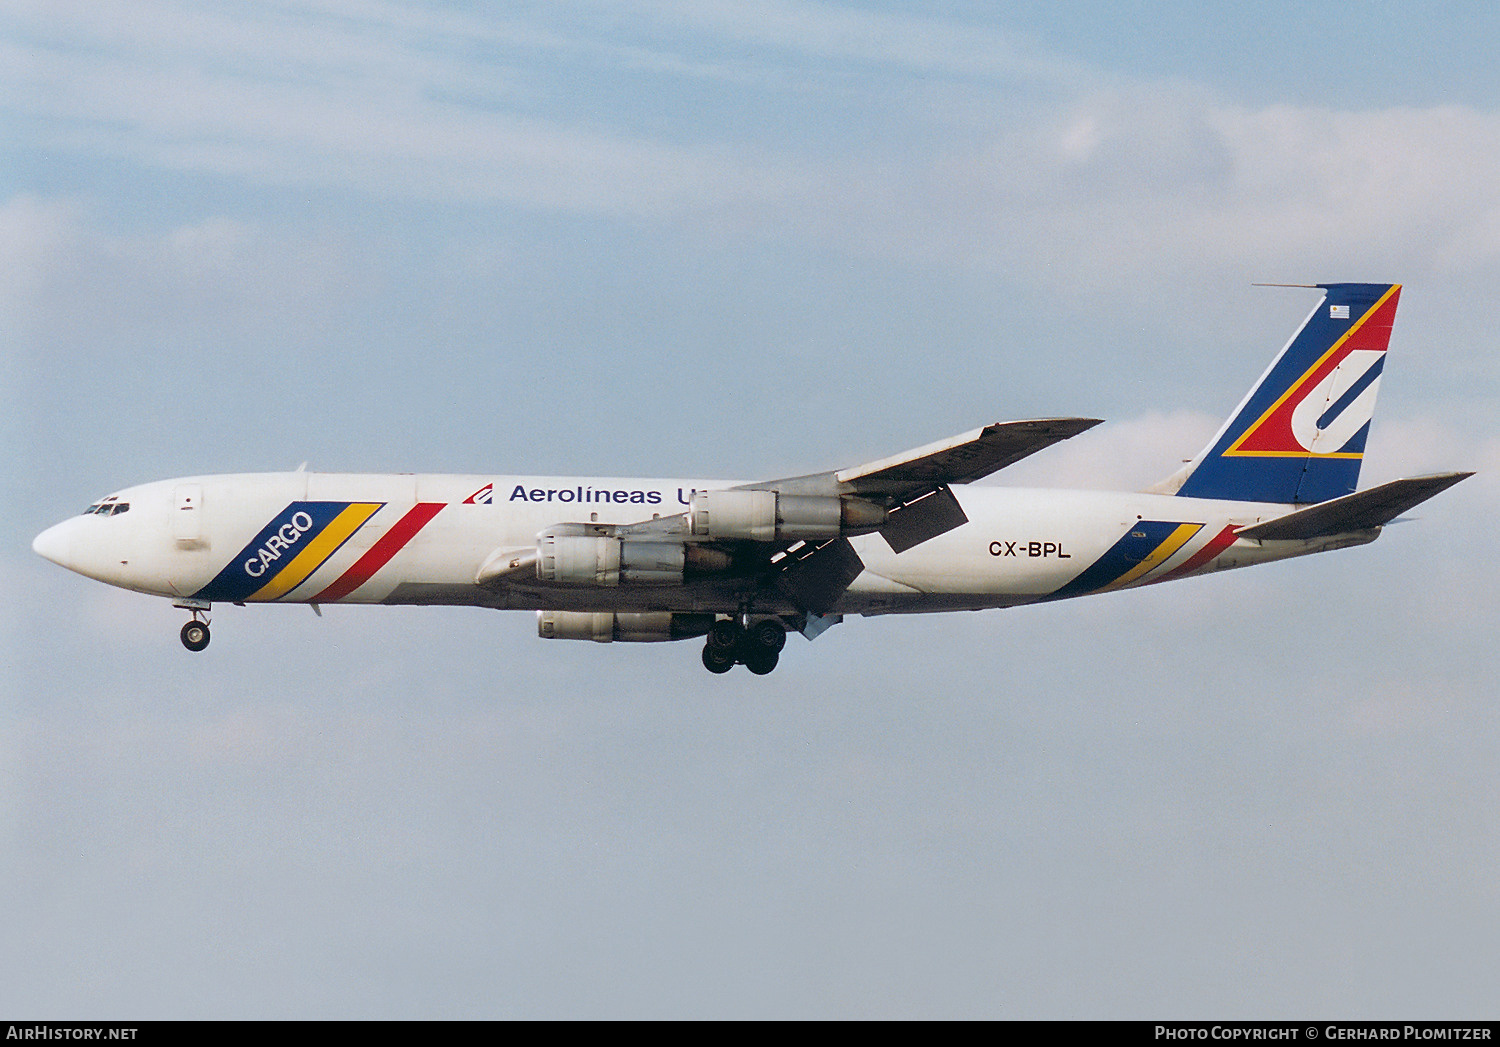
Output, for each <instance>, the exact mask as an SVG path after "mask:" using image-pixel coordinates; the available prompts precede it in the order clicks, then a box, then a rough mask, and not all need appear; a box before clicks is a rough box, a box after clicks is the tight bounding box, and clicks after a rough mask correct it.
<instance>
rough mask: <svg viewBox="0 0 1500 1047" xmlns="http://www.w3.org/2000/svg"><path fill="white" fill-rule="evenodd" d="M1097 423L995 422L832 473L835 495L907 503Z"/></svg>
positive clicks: (1052, 420)
mask: <svg viewBox="0 0 1500 1047" xmlns="http://www.w3.org/2000/svg"><path fill="white" fill-rule="evenodd" d="M1100 421H1101V419H1098V418H1041V419H1035V420H1032V421H1024V422H996V423H995V424H994V425H987V426H985V427H984V428H982V429H974V430H972V431H970V432H967V433H960V434H959V435H958V436H954V437H951V438H950V439H947V440H939V441H937V442H936V443H930V444H927V445H925V446H923V447H918V448H915V449H913V450H910V451H906V452H904V453H902V454H897V455H892V456H891V457H889V458H882V459H880V460H879V461H878V462H868V463H866V464H865V465H858V466H855V467H854V468H852V469H841V470H839V471H838V472H837V473H835V474H834V475H835V477H836V478H837V480H838V483H839V487H840V490H841V493H846V494H857V495H861V496H864V497H871V496H875V497H884V498H887V499H891V500H893V501H895V502H898V503H900V502H909V501H911V500H913V499H915V498H920V497H921V496H922V495H924V494H928V493H930V492H932V491H935V490H937V489H938V488H939V487H942V486H944V485H946V484H966V483H973V482H974V481H975V480H978V479H980V478H982V477H985V476H988V475H990V473H993V472H996V471H998V470H1000V469H1004V468H1005V467H1006V466H1007V465H1011V464H1013V463H1015V462H1018V461H1020V460H1021V459H1022V458H1025V457H1027V456H1028V455H1032V454H1035V453H1036V452H1037V451H1040V450H1042V449H1043V448H1045V447H1051V446H1052V445H1053V444H1055V443H1058V442H1060V441H1062V440H1066V439H1068V438H1069V437H1073V436H1077V435H1078V434H1079V433H1081V432H1084V431H1085V430H1088V429H1092V428H1093V427H1094V426H1096V425H1098V424H1099V423H1100Z"/></svg>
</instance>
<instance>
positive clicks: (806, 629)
mask: <svg viewBox="0 0 1500 1047" xmlns="http://www.w3.org/2000/svg"><path fill="white" fill-rule="evenodd" d="M1293 286H1306V287H1311V288H1317V289H1320V290H1321V291H1322V292H1323V296H1322V299H1321V300H1320V301H1319V303H1318V305H1317V306H1316V307H1314V309H1313V311H1312V313H1311V314H1310V315H1309V316H1308V317H1307V319H1306V320H1305V321H1304V322H1303V324H1302V326H1301V327H1300V328H1299V329H1298V330H1297V332H1296V333H1295V334H1294V335H1293V336H1292V338H1291V339H1290V341H1288V342H1287V344H1286V345H1285V346H1284V347H1283V348H1282V350H1281V351H1280V352H1279V353H1278V354H1277V355H1276V356H1275V358H1274V359H1273V361H1272V363H1271V365H1270V367H1269V368H1267V370H1266V371H1265V373H1264V374H1263V375H1262V376H1261V377H1260V379H1259V380H1258V381H1257V382H1256V383H1255V385H1254V386H1253V387H1252V388H1251V390H1250V392H1249V393H1248V394H1246V396H1245V397H1244V399H1243V400H1241V401H1240V403H1239V406H1238V407H1236V408H1235V409H1234V411H1233V412H1232V413H1231V414H1230V416H1229V418H1228V420H1227V421H1225V423H1224V424H1223V426H1222V427H1221V428H1220V429H1219V431H1218V433H1217V434H1215V436H1214V437H1213V439H1212V440H1211V441H1209V443H1208V445H1207V446H1206V447H1204V448H1203V450H1202V451H1201V452H1199V454H1198V455H1197V456H1196V457H1195V458H1193V459H1191V460H1190V461H1189V462H1188V463H1187V464H1186V465H1185V466H1184V467H1183V468H1181V469H1179V470H1178V471H1177V472H1176V473H1175V474H1174V475H1173V476H1171V477H1169V478H1168V479H1166V480H1164V481H1162V482H1161V483H1159V484H1157V485H1155V487H1153V488H1151V489H1148V490H1146V491H1143V492H1138V493H1124V492H1108V491H1079V490H1052V489H1019V488H1009V487H1001V486H980V485H976V484H975V481H977V480H980V479H982V478H983V477H986V476H989V475H991V474H992V473H995V472H997V471H998V470H1001V469H1003V468H1005V467H1006V466H1008V465H1010V464H1012V463H1014V462H1016V461H1019V460H1020V459H1022V458H1025V457H1027V456H1028V455H1031V454H1035V453H1036V452H1038V451H1041V450H1043V449H1044V448H1046V447H1049V446H1051V445H1052V444H1055V443H1057V442H1059V441H1061V440H1065V439H1068V438H1070V437H1073V436H1076V435H1078V434H1079V433H1082V432H1084V431H1085V430H1087V429H1090V428H1092V427H1093V426H1095V425H1097V424H1098V423H1099V420H1098V419H1093V418H1043V419H1032V420H1025V421H1012V422H999V423H995V424H993V425H987V426H984V427H982V428H980V429H975V430H973V431H971V432H966V433H962V434H960V435H958V436H955V437H952V438H951V439H947V440H941V441H938V442H936V443H932V444H928V445H926V446H924V447H918V448H916V449H914V450H911V451H907V452H905V453H902V454H897V455H893V456H892V457H889V458H883V459H881V460H879V461H874V462H868V463H866V464H864V465H857V466H854V467H852V468H845V469H837V470H833V471H829V472H824V473H816V474H811V475H805V476H795V477H790V478H786V479H780V480H766V481H760V482H739V481H733V482H731V481H715V480H702V479H624V480H621V479H605V478H598V477H583V478H579V477H566V478H565V477H551V476H510V475H498V474H496V475H434V474H411V473H402V474H395V475H380V474H342V473H320V472H310V471H307V470H306V469H305V468H304V469H299V470H297V471H294V472H281V473H256V474H242V475H225V476H198V477H187V478H183V479H176V480H164V481H159V482H155V483H147V484H142V485H140V486H136V487H130V488H127V489H125V490H122V491H119V492H117V493H115V494H111V495H109V496H108V497H105V498H101V499H100V500H99V501H96V502H94V503H93V504H92V505H90V506H89V507H88V509H86V510H85V511H84V513H83V514H82V515H80V516H76V517H73V518H71V519H69V520H66V521H64V522H62V523H59V524H57V525H56V526H54V527H51V528H49V529H47V530H46V531H43V532H42V533H41V534H40V535H38V536H37V538H36V540H35V541H34V543H33V545H32V548H33V549H34V550H35V551H36V552H37V553H38V554H40V555H41V556H43V557H45V558H46V559H48V560H51V561H52V562H54V563H57V564H59V565H61V566H63V567H66V568H68V569H69V570H72V571H76V572H77V573H79V574H82V575H85V576H87V577H89V578H94V579H97V580H99V581H102V582H106V583H108V584H110V585H115V586H119V587H121V588H125V589H131V590H134V591H136V592H140V593H147V594H150V595H153V596H161V597H167V598H169V599H171V600H172V601H173V606H174V607H177V608H180V609H183V610H186V611H188V612H190V614H191V618H190V619H189V621H188V622H187V623H186V624H185V625H184V626H183V627H182V631H181V640H182V643H183V645H184V646H185V647H186V648H187V649H188V650H190V651H202V650H204V649H205V648H206V647H207V646H208V643H209V612H210V610H211V608H212V606H213V605H214V604H215V603H231V604H235V605H239V606H243V605H245V604H248V603H302V604H311V605H312V607H313V610H314V611H316V612H317V613H318V614H319V615H321V613H322V611H321V609H320V608H321V605H322V604H335V603H337V604H387V605H398V604H427V605H431V604H443V605H469V606H480V607H491V608H498V609H516V610H531V611H535V612H536V615H537V631H538V634H539V635H540V636H541V637H543V638H548V639H566V640H593V641H597V642H601V643H609V642H611V641H633V642H646V643H650V642H661V641H672V640H684V639H689V638H697V637H703V638H704V643H703V649H702V661H703V665H704V667H705V668H707V669H708V670H709V671H710V672H713V673H724V672H728V671H730V670H731V669H732V668H734V666H736V665H741V664H742V665H744V666H745V667H746V668H747V669H748V670H749V671H750V672H752V673H755V674H758V675H763V674H765V673H769V672H771V671H772V670H773V669H775V668H776V665H777V662H778V660H779V658H780V653H781V651H782V649H783V647H784V645H785V643H786V640H787V634H788V632H792V631H795V632H800V633H802V634H803V635H804V636H805V637H807V638H808V639H813V638H815V637H817V636H818V635H819V634H820V633H821V632H823V631H824V630H826V629H827V628H829V627H830V626H832V625H834V624H836V623H839V622H841V621H842V620H843V619H844V617H845V616H847V615H876V614H914V613H923V612H936V611H971V610H983V609H989V608H1002V607H1012V606H1016V605H1020V604H1030V603H1043V602H1048V601H1053V600H1063V599H1069V598H1072V597H1075V596H1084V595H1089V594H1094V593H1104V592H1112V591H1115V590H1120V589H1129V588H1134V587H1136V586H1141V585H1151V584H1155V583H1157V582H1165V581H1174V580H1177V579H1181V578H1187V577H1191V576H1194V575H1202V574H1207V573H1209V572H1213V571H1221V570H1226V569H1229V568H1235V567H1247V566H1251V565H1254V564H1260V563H1269V562H1271V561H1274V560H1282V559H1286V558H1288V557H1293V556H1303V555H1307V554H1310V553H1318V552H1324V551H1327V550H1331V549H1342V548H1346V547H1349V546H1356V545H1363V544H1365V543H1367V542H1371V541H1374V540H1375V538H1376V537H1378V536H1379V535H1380V533H1381V529H1382V528H1383V527H1384V526H1385V525H1386V524H1388V523H1390V522H1391V521H1393V520H1395V519H1396V518H1397V517H1398V516H1400V515H1401V514H1402V513H1404V512H1406V511H1408V510H1409V509H1411V508H1412V507H1414V506H1416V505H1418V504H1420V503H1421V502H1423V501H1425V500H1427V499H1428V498H1431V497H1433V496H1434V495H1436V494H1438V493H1439V492H1441V491H1443V490H1445V489H1447V488H1448V487H1450V486H1452V485H1453V484H1455V483H1457V482H1459V481H1460V480H1462V479H1464V478H1465V477H1467V476H1471V475H1473V474H1472V473H1468V472H1448V473H1438V474H1432V475H1425V476H1417V477H1412V478H1408V479H1401V480H1395V481H1392V482H1390V483H1385V484H1381V485H1380V486H1378V487H1374V488H1371V489H1368V490H1364V491H1357V490H1356V484H1357V481H1358V478H1359V469H1360V465H1361V463H1362V461H1363V457H1364V449H1365V442H1366V438H1367V436H1368V434H1369V429H1370V419H1371V415H1372V413H1373V410H1374V405H1375V397H1376V393H1377V391H1378V389H1379V386H1380V374H1381V371H1382V369H1383V367H1384V363H1385V353H1386V350H1387V346H1388V343H1389V340H1390V334H1391V326H1392V323H1393V321H1394V318H1395V314H1396V305H1397V302H1398V301H1399V299H1400V294H1401V286H1400V285H1399V284H1372V283H1331V284H1309V285H1293Z"/></svg>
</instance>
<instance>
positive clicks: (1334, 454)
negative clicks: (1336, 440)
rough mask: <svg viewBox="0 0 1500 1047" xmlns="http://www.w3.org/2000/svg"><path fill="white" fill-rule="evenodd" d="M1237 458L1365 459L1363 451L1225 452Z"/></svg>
mask: <svg viewBox="0 0 1500 1047" xmlns="http://www.w3.org/2000/svg"><path fill="white" fill-rule="evenodd" d="M1224 453H1225V454H1233V455H1234V456H1235V457H1236V458H1363V457H1364V456H1365V453H1364V452H1363V451H1324V452H1319V451H1225V452H1224Z"/></svg>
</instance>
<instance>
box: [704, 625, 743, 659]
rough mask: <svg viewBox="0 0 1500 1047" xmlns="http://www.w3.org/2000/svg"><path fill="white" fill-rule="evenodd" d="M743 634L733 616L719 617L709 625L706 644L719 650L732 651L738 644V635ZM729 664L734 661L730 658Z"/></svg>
mask: <svg viewBox="0 0 1500 1047" xmlns="http://www.w3.org/2000/svg"><path fill="white" fill-rule="evenodd" d="M743 635H744V631H743V630H742V629H741V628H740V623H739V622H737V621H735V620H734V619H733V618H720V619H719V620H718V621H716V622H714V624H713V625H712V626H710V627H709V630H708V646H710V647H716V648H718V649H719V650H721V651H733V650H734V649H735V648H736V647H738V646H739V645H740V637H741V636H743ZM729 664H730V665H733V664H734V661H733V660H732V659H731V660H730V663H729Z"/></svg>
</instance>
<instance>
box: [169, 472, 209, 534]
mask: <svg viewBox="0 0 1500 1047" xmlns="http://www.w3.org/2000/svg"><path fill="white" fill-rule="evenodd" d="M172 537H173V538H175V539H177V548H179V549H198V548H201V547H202V545H203V485H202V484H178V485H177V488H176V490H174V491H173V492H172Z"/></svg>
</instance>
